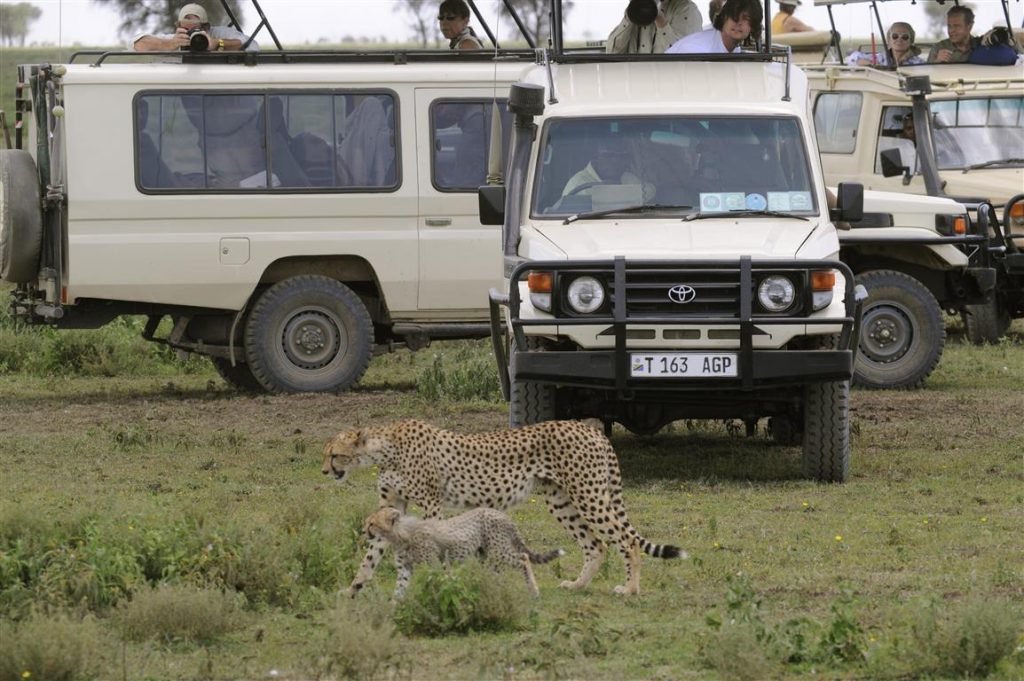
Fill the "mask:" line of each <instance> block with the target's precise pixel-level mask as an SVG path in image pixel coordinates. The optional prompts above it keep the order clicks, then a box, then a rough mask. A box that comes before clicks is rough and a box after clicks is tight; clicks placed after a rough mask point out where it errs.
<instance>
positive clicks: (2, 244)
mask: <svg viewBox="0 0 1024 681" xmlns="http://www.w3.org/2000/svg"><path fill="white" fill-rule="evenodd" d="M42 240H43V215H42V209H41V204H40V202H39V175H38V173H37V172H36V164H35V161H33V160H32V156H31V155H30V154H29V153H28V152H27V151H24V150H22V149H0V279H3V280H4V281H9V282H11V283H14V284H23V283H25V282H29V281H33V280H34V279H35V278H36V276H37V275H38V274H39V250H40V247H41V245H42Z"/></svg>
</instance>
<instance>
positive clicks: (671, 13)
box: [605, 0, 702, 54]
mask: <svg viewBox="0 0 1024 681" xmlns="http://www.w3.org/2000/svg"><path fill="white" fill-rule="evenodd" d="M701 21H702V19H701V16H700V10H699V9H697V5H695V4H694V3H693V0H660V1H659V0H629V4H628V5H627V6H626V14H625V17H624V18H623V19H622V23H620V24H619V25H618V26H616V27H615V29H614V30H613V31H612V32H611V35H609V36H608V40H607V41H606V42H605V52H607V53H609V54H626V53H640V54H661V53H663V52H664V51H665V50H667V49H668V47H669V45H671V44H672V43H674V42H676V41H677V40H679V39H680V38H682V37H683V36H686V35H689V34H691V33H695V32H697V31H699V30H700V27H701Z"/></svg>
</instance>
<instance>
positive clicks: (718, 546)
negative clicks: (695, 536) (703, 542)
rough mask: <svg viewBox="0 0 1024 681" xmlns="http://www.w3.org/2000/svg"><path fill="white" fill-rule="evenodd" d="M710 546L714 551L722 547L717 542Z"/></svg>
mask: <svg viewBox="0 0 1024 681" xmlns="http://www.w3.org/2000/svg"><path fill="white" fill-rule="evenodd" d="M712 546H713V547H715V548H716V549H720V548H722V545H721V544H719V543H718V542H715V543H714V544H712Z"/></svg>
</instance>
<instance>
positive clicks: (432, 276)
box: [416, 69, 518, 317]
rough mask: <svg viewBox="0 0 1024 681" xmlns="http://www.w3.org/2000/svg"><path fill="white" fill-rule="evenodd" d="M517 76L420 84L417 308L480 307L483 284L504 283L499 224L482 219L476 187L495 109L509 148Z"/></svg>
mask: <svg viewBox="0 0 1024 681" xmlns="http://www.w3.org/2000/svg"><path fill="white" fill-rule="evenodd" d="M516 71H518V69H516ZM513 78H514V76H512V72H509V74H508V77H507V78H501V82H500V83H499V84H498V86H497V89H495V88H494V87H480V86H477V87H464V88H457V89H455V88H451V87H448V88H443V89H441V88H417V90H416V126H417V130H416V136H417V140H418V143H417V160H416V163H417V172H418V175H419V226H418V231H419V263H420V276H419V298H418V301H419V302H418V308H419V309H420V310H424V311H428V310H460V311H470V310H476V312H478V313H479V312H482V311H483V310H484V309H485V306H486V302H487V301H486V300H485V299H483V298H482V297H481V296H480V291H486V290H489V289H490V288H492V287H495V286H498V285H500V284H501V228H500V226H497V225H484V224H483V223H481V222H480V214H479V210H478V206H477V188H478V187H480V185H483V184H485V183H486V180H487V159H488V154H489V152H490V138H491V122H492V119H493V118H494V116H495V115H497V116H498V117H499V118H500V119H502V128H501V129H502V131H503V133H502V137H501V139H502V154H501V158H502V159H504V157H505V153H504V152H505V151H507V147H508V138H509V131H510V130H511V129H512V126H511V118H510V115H509V114H508V111H507V109H508V107H507V105H506V102H507V95H506V94H505V93H507V92H508V87H509V85H510V83H511V80H512V79H513ZM496 82H497V81H496ZM496 91H497V92H498V93H500V94H501V97H500V98H498V99H496V98H495V92H496ZM474 316H475V317H479V316H480V314H475V315H474Z"/></svg>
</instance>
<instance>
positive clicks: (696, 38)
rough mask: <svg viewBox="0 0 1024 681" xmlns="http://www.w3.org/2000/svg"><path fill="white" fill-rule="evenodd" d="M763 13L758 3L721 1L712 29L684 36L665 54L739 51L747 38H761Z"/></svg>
mask: <svg viewBox="0 0 1024 681" xmlns="http://www.w3.org/2000/svg"><path fill="white" fill-rule="evenodd" d="M763 19H764V11H763V10H762V9H761V3H760V2H758V0H725V4H724V5H722V10H721V11H720V12H719V13H718V14H717V15H716V16H715V20H714V23H713V26H712V28H709V29H707V30H705V31H701V32H700V33H694V34H692V35H688V36H686V37H685V38H682V39H681V40H679V41H677V42H676V43H674V44H673V45H672V46H671V47H669V48H668V50H667V53H668V54H726V53H729V52H739V51H740V45H742V44H743V41H745V40H746V39H747V38H748V37H750V36H751V35H752V34H753V35H761V28H762V26H761V22H762V21H763Z"/></svg>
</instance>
